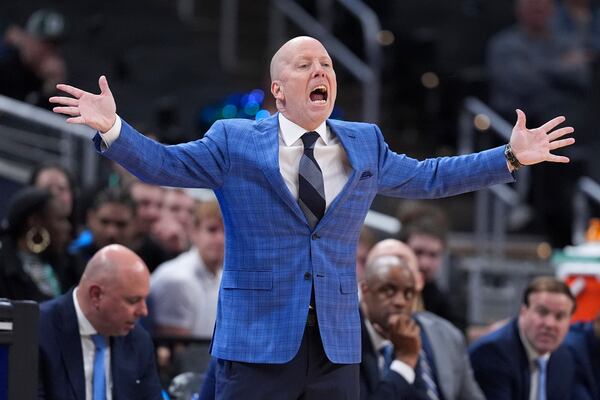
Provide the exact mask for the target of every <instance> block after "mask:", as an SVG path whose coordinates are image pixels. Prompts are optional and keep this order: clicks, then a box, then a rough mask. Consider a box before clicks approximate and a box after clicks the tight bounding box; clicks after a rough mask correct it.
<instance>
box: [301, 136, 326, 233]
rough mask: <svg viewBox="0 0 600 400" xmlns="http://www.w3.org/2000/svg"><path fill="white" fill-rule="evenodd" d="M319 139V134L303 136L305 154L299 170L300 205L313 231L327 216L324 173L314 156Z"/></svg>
mask: <svg viewBox="0 0 600 400" xmlns="http://www.w3.org/2000/svg"><path fill="white" fill-rule="evenodd" d="M318 138H319V134H318V133H317V132H306V133H305V134H304V135H302V138H301V139H302V143H303V144H304V153H303V154H302V157H300V165H299V168H298V203H299V204H300V208H301V209H302V212H304V215H305V216H306V219H307V220H308V224H309V225H310V228H311V229H314V227H315V226H316V225H317V223H319V220H320V219H321V218H322V217H323V214H325V189H324V186H323V173H322V172H321V168H320V167H319V164H318V163H317V160H315V155H314V148H315V142H316V141H317V139H318Z"/></svg>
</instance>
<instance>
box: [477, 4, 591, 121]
mask: <svg viewBox="0 0 600 400" xmlns="http://www.w3.org/2000/svg"><path fill="white" fill-rule="evenodd" d="M515 14H516V18H517V25H516V26H513V27H511V28H509V29H507V30H505V31H502V32H500V33H498V34H496V35H495V36H494V37H492V39H491V40H490V42H489V44H488V54H487V65H488V70H489V74H490V84H491V88H490V102H491V105H492V107H493V108H494V109H495V110H496V111H498V112H499V113H501V114H502V115H503V116H504V117H505V118H507V119H509V120H512V119H514V112H515V109H516V108H521V109H524V110H527V120H528V125H530V126H537V125H540V124H541V123H543V121H547V120H549V119H551V118H554V117H555V116H557V115H565V114H566V115H567V117H569V118H570V120H571V121H573V117H572V115H571V114H572V112H575V111H576V107H577V105H579V104H580V100H581V97H582V94H584V93H586V91H587V90H588V89H589V83H590V71H589V60H588V58H587V56H586V54H585V51H584V49H583V48H582V47H581V45H580V43H578V42H577V40H576V39H574V38H573V37H571V36H565V35H559V34H557V33H556V32H554V31H553V29H552V26H551V21H552V18H553V15H554V4H553V1H552V0H517V2H516V6H515ZM572 123H573V122H572ZM574 126H576V125H574Z"/></svg>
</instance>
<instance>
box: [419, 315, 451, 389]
mask: <svg viewBox="0 0 600 400" xmlns="http://www.w3.org/2000/svg"><path fill="white" fill-rule="evenodd" d="M415 318H416V319H417V320H418V321H419V324H421V327H422V330H423V333H422V334H425V335H427V340H428V341H429V346H430V347H431V353H432V354H431V357H432V358H433V362H434V366H433V367H434V368H435V374H436V376H437V382H436V383H437V384H438V388H439V390H440V391H441V392H442V395H443V396H444V397H445V398H448V397H451V396H450V393H452V391H451V389H450V388H449V387H448V385H449V384H450V382H451V381H452V374H450V372H451V371H450V369H449V368H445V366H448V365H452V362H451V361H450V359H449V356H448V354H447V352H448V349H447V348H445V346H444V343H442V342H441V341H440V338H439V336H438V335H436V329H435V327H434V326H433V322H432V321H431V319H429V318H427V316H425V315H422V314H415Z"/></svg>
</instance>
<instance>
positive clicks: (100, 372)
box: [92, 335, 106, 400]
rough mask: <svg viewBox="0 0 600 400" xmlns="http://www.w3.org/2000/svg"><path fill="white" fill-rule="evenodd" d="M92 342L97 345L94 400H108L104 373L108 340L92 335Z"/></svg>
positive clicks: (93, 387)
mask: <svg viewBox="0 0 600 400" xmlns="http://www.w3.org/2000/svg"><path fill="white" fill-rule="evenodd" d="M92 341H93V342H94V345H96V353H95V354H94V377H93V381H92V390H93V396H92V399H93V400H106V374H105V371H104V351H105V350H106V340H105V339H104V336H102V335H92Z"/></svg>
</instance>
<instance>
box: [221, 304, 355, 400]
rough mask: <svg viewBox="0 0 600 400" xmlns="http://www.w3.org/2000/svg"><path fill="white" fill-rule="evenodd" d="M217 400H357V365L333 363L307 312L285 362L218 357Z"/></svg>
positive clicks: (313, 318)
mask: <svg viewBox="0 0 600 400" xmlns="http://www.w3.org/2000/svg"><path fill="white" fill-rule="evenodd" d="M215 383H216V385H215V386H216V388H215V398H216V399H217V400H239V399H241V400H358V399H359V364H333V363H332V362H331V361H329V359H328V358H327V356H326V355H325V351H324V350H323V343H322V341H321V335H320V334H319V327H318V324H317V323H316V317H315V316H314V314H312V313H309V318H308V320H307V324H306V328H305V330H304V336H303V338H302V344H301V345H300V350H298V353H297V354H296V356H295V357H294V358H293V359H292V360H291V361H290V362H288V363H285V364H254V363H243V362H237V361H227V360H218V361H217V365H216V382H215Z"/></svg>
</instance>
